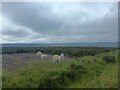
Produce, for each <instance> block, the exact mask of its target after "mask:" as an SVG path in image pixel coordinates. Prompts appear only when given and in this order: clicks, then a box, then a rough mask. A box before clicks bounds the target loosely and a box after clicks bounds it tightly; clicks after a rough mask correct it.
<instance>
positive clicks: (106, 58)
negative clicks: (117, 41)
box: [103, 56, 116, 63]
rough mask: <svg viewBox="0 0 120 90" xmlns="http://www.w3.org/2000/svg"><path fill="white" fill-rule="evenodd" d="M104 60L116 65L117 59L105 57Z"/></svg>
mask: <svg viewBox="0 0 120 90" xmlns="http://www.w3.org/2000/svg"><path fill="white" fill-rule="evenodd" d="M103 60H104V61H105V62H107V63H116V59H115V57H114V56H105V57H103Z"/></svg>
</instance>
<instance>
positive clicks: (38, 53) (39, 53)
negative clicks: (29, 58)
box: [37, 51, 47, 59]
mask: <svg viewBox="0 0 120 90" xmlns="http://www.w3.org/2000/svg"><path fill="white" fill-rule="evenodd" d="M37 56H38V57H40V58H41V59H44V58H46V57H47V54H43V53H42V52H40V51H38V52H37Z"/></svg>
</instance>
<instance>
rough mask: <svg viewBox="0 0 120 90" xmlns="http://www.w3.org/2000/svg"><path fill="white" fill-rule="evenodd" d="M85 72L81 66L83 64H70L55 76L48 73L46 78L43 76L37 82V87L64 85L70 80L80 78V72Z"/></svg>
mask: <svg viewBox="0 0 120 90" xmlns="http://www.w3.org/2000/svg"><path fill="white" fill-rule="evenodd" d="M55 73H56V72H55ZM85 73H86V69H85V68H83V66H81V65H76V64H71V65H70V67H69V68H68V70H67V71H63V72H61V73H59V76H58V77H56V78H54V77H55V75H56V74H49V75H48V76H47V78H45V79H44V80H43V81H42V82H41V83H40V84H39V88H58V87H62V86H66V85H69V84H70V83H71V82H73V81H76V80H78V79H80V78H81V76H82V74H85ZM51 75H53V76H51Z"/></svg>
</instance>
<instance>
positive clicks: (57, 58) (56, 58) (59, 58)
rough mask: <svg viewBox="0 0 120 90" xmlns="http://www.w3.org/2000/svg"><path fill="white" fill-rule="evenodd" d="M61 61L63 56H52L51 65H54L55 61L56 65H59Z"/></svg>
mask: <svg viewBox="0 0 120 90" xmlns="http://www.w3.org/2000/svg"><path fill="white" fill-rule="evenodd" d="M63 59H64V54H61V55H54V56H53V63H54V62H55V61H57V62H58V63H60V61H61V60H63Z"/></svg>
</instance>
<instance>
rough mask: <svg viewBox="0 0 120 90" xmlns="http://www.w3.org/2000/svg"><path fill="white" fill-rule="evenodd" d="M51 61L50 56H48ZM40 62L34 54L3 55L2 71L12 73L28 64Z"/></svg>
mask: <svg viewBox="0 0 120 90" xmlns="http://www.w3.org/2000/svg"><path fill="white" fill-rule="evenodd" d="M48 57H49V59H48V58H46V59H45V60H51V59H52V55H48ZM35 60H40V57H37V56H36V54H35V53H19V54H3V55H2V69H3V70H4V69H7V70H9V71H14V70H16V69H20V68H23V67H24V66H26V65H28V63H29V62H31V61H35Z"/></svg>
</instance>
